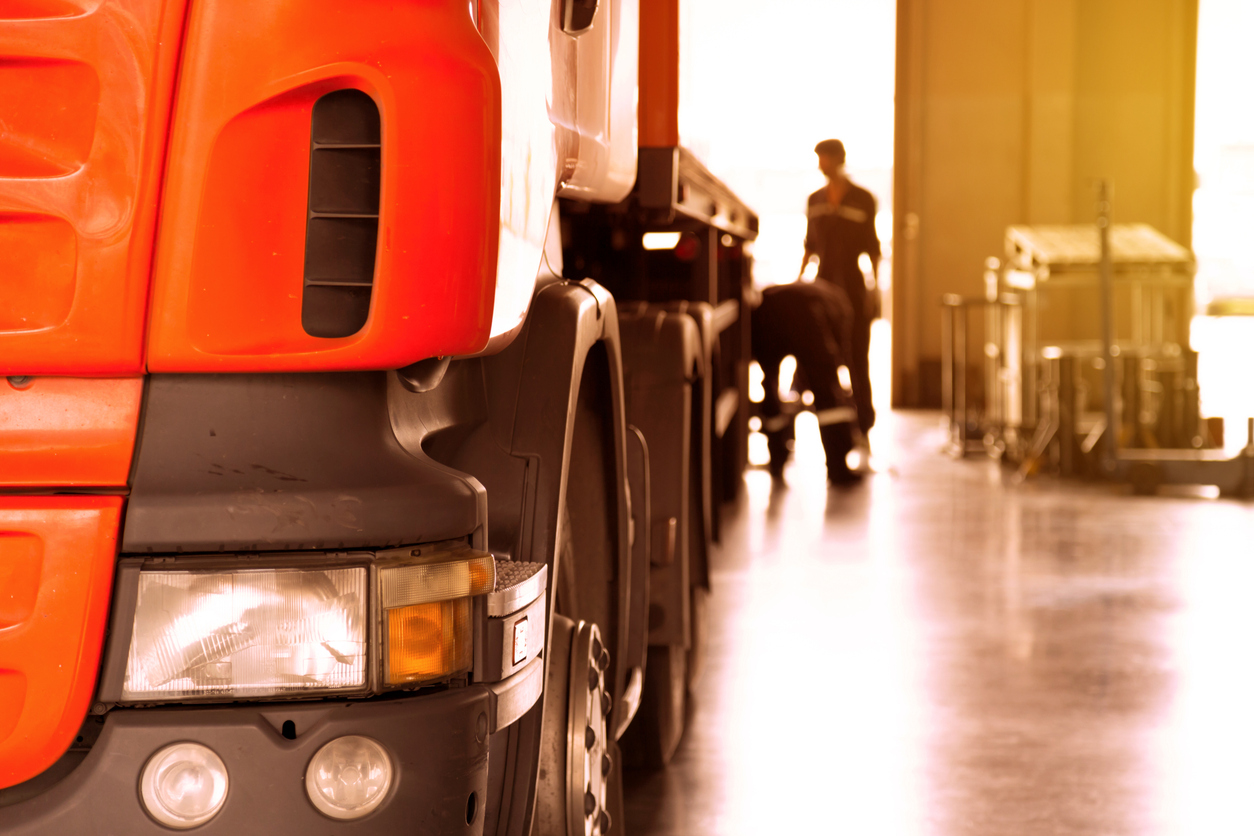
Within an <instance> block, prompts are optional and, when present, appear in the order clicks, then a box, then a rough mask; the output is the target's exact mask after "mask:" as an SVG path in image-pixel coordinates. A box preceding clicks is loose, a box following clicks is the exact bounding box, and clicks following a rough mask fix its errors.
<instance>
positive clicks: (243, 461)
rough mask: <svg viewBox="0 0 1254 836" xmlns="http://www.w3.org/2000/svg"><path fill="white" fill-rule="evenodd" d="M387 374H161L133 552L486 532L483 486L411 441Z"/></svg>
mask: <svg viewBox="0 0 1254 836" xmlns="http://www.w3.org/2000/svg"><path fill="white" fill-rule="evenodd" d="M386 375H387V373H386V372H345V373H317V374H222V375H214V374H208V375H153V376H152V377H151V379H150V381H149V387H148V397H147V403H146V410H145V419H144V426H143V430H142V437H141V439H140V444H139V449H138V451H137V458H138V461H137V464H136V468H135V473H134V483H133V485H132V488H131V496H130V500H129V502H128V503H127V509H126V517H125V526H124V533H123V539H122V549H121V550H122V551H123V552H124V553H127V554H154V553H155V554H173V553H191V552H202V553H208V552H247V551H277V550H286V549H309V550H335V549H350V548H385V547H388V546H399V545H403V544H406V543H429V542H434V541H439V540H455V539H460V538H464V537H467V536H471V535H475V536H477V537H482V532H483V531H484V530H486V525H485V523H486V516H487V508H486V502H483V501H482V499H481V497H480V495H481V494H482V493H483V488H482V486H481V485H479V483H478V482H476V481H475V480H474V479H472V478H470V477H468V476H466V475H464V474H461V473H457V472H456V471H452V470H450V469H449V468H446V467H442V466H440V465H438V464H436V463H435V462H432V461H431V460H429V459H427V458H426V457H425V456H423V455H422V453H421V451H416V452H413V453H411V452H407V451H406V450H405V449H404V448H402V447H401V445H400V444H399V443H398V442H397V440H396V437H395V436H394V435H393V433H392V427H391V423H390V421H389V419H388V405H387V396H386V385H387V384H386Z"/></svg>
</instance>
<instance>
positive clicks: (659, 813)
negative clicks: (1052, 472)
mask: <svg viewBox="0 0 1254 836" xmlns="http://www.w3.org/2000/svg"><path fill="white" fill-rule="evenodd" d="M803 418H804V416H803ZM874 436H875V437H874V441H875V444H876V449H875V452H876V460H875V465H876V468H877V470H878V471H879V472H878V473H877V474H876V475H875V476H874V477H872V478H871V479H869V480H868V481H867V483H866V484H864V485H862V486H860V487H858V488H856V489H853V490H843V491H838V490H832V489H828V488H827V486H826V484H825V483H824V472H823V468H822V464H821V462H822V458H821V457H822V453H821V447H819V444H818V438H817V430H816V429H815V428H814V427H813V426H812V425H810V424H807V423H804V421H803V423H802V424H801V425H800V426H799V430H798V450H797V455H796V457H795V460H794V462H793V463H792V464H790V466H789V468H788V471H787V472H786V474H785V480H784V483H783V484H781V483H774V484H773V483H772V481H771V479H770V477H769V475H768V474H767V473H766V472H765V471H764V470H751V471H750V472H749V473H747V474H746V477H745V491H744V495H743V496H742V498H741V501H740V502H739V504H738V505H737V506H736V507H734V508H732V509H729V516H728V518H727V519H726V526H725V529H724V545H723V547H722V548H721V549H720V551H719V553H718V555H717V565H716V568H715V571H714V573H713V579H712V582H713V597H712V599H711V609H710V616H711V622H712V623H711V630H710V644H709V663H708V667H707V669H706V672H705V676H704V678H703V679H702V681H701V682H700V683H699V685H698V687H697V690H696V692H695V695H694V703H695V705H694V711H693V713H692V717H691V720H690V724H689V727H688V729H687V733H686V736H685V739H684V741H683V743H682V744H681V746H680V749H679V751H678V753H677V755H676V757H675V760H674V762H673V763H672V764H671V766H670V768H669V769H668V770H666V771H665V772H661V773H655V774H631V775H629V776H628V787H627V808H628V809H627V825H628V827H627V832H628V833H630V834H631V836H642V834H684V836H690V835H691V834H719V836H724V835H726V836H736V835H738V834H754V836H761V834H774V833H790V834H791V833H840V834H937V836H957V835H958V834H981V835H983V834H997V836H1002V835H1003V834H1007V835H1010V836H1035V834H1102V835H1103V836H1112V835H1113V834H1136V836H1143V835H1144V834H1207V836H1214V834H1227V833H1234V834H1235V833H1243V834H1248V833H1254V804H1252V803H1250V801H1249V799H1250V798H1251V796H1254V789H1252V787H1254V710H1252V707H1254V674H1252V673H1251V667H1252V662H1254V652H1251V640H1252V639H1254V505H1251V504H1243V503H1238V502H1230V501H1226V500H1224V501H1217V500H1207V499H1202V498H1197V497H1193V496H1175V497H1163V496H1159V497H1153V498H1137V497H1132V496H1128V495H1122V494H1120V492H1118V491H1117V490H1115V489H1112V488H1110V487H1103V486H1095V485H1082V484H1077V483H1058V482H1055V481H1051V480H1046V479H1041V480H1038V481H1034V482H1029V483H1028V484H1026V485H1024V486H1020V487H1011V486H1009V485H1008V484H1007V483H1006V482H1005V481H1004V478H1003V473H1002V471H1001V470H1000V469H999V467H998V466H997V465H996V464H994V463H992V462H989V461H983V460H975V459H972V460H967V461H961V462H960V461H954V460H952V459H949V458H947V457H945V456H943V455H941V454H939V453H938V452H937V451H938V450H939V448H940V444H941V436H940V433H939V419H938V417H937V416H936V415H935V414H934V413H925V414H919V413H916V414H901V413H897V414H882V418H881V424H880V426H879V427H878V428H877V429H876V431H875V433H874Z"/></svg>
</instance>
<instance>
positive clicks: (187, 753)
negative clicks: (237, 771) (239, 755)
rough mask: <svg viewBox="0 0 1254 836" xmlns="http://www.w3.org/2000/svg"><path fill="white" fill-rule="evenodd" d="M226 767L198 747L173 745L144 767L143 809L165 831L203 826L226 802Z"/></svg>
mask: <svg viewBox="0 0 1254 836" xmlns="http://www.w3.org/2000/svg"><path fill="white" fill-rule="evenodd" d="M226 787H227V776H226V765H225V764H223V763H222V759H221V758H219V757H218V756H217V755H216V754H215V753H214V751H213V750H212V749H210V748H209V747H207V746H202V745H200V744H199V743H175V744H174V745H173V746H167V747H165V748H164V749H161V750H160V751H158V752H157V753H156V754H154V755H153V756H152V757H151V758H149V759H148V763H146V764H144V771H143V772H142V773H141V774H140V778H139V794H140V796H141V797H142V798H143V800H144V809H146V810H147V811H148V812H149V814H150V815H151V816H152V817H153V818H154V819H156V820H157V821H159V822H161V823H162V824H164V825H165V826H166V827H173V828H175V829H178V830H183V829H186V828H189V827H195V826H196V825H198V824H203V823H204V822H207V821H208V820H209V819H211V818H213V817H214V816H215V815H216V814H217V812H218V810H220V809H222V802H224V801H226Z"/></svg>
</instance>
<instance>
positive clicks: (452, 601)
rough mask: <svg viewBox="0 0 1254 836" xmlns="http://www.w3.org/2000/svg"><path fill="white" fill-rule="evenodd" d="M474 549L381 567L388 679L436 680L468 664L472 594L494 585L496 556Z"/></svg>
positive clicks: (471, 644) (400, 682)
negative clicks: (432, 560)
mask: <svg viewBox="0 0 1254 836" xmlns="http://www.w3.org/2000/svg"><path fill="white" fill-rule="evenodd" d="M472 554H473V556H471V557H469V558H467V559H462V560H450V561H445V562H439V563H422V564H416V565H410V566H390V567H387V568H385V569H382V570H381V571H380V572H379V583H380V593H381V598H382V603H383V612H384V630H385V636H384V641H385V646H386V654H385V662H386V665H385V670H384V680H385V681H386V683H387V684H388V685H403V684H408V683H417V682H434V681H438V680H441V679H447V678H448V677H451V676H455V675H457V674H459V673H464V672H466V671H468V670H470V667H471V664H472V662H473V655H474V625H473V622H472V619H471V606H470V599H471V598H472V597H474V596H476V595H486V594H487V593H489V592H491V591H492V589H493V587H495V585H496V561H495V560H493V558H492V556H491V555H488V554H478V553H472Z"/></svg>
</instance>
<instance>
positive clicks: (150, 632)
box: [122, 567, 368, 701]
mask: <svg viewBox="0 0 1254 836" xmlns="http://www.w3.org/2000/svg"><path fill="white" fill-rule="evenodd" d="M366 589H367V573H366V569H365V568H364V567H356V568H347V569H327V570H307V569H236V570H223V571H182V572H166V571H155V572H141V573H140V580H139V600H138V602H137V604H136V608H135V629H134V632H133V634H132V636H131V648H130V656H129V657H128V659H127V663H126V680H125V684H124V685H123V689H122V698H123V699H124V700H130V701H138V700H146V699H154V698H160V699H170V698H172V697H197V696H206V697H208V696H223V695H230V696H252V697H264V696H271V695H276V694H289V693H294V692H304V691H315V690H316V691H327V690H351V689H357V688H362V687H364V685H365V683H366V660H367V656H366V625H367V622H368V619H367V609H366V607H367V595H366Z"/></svg>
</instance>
